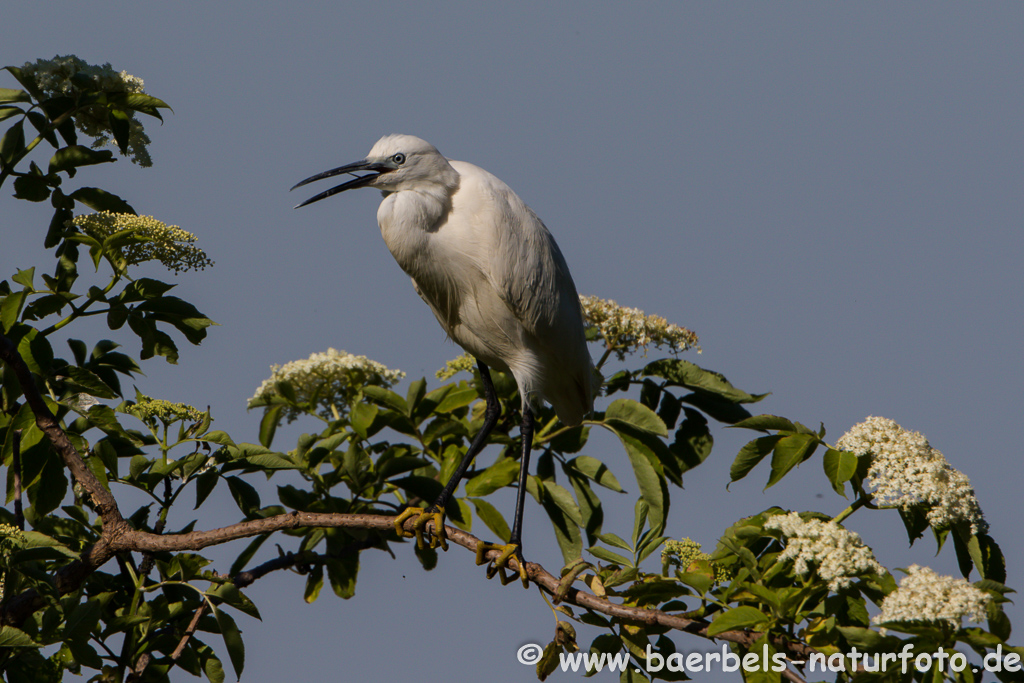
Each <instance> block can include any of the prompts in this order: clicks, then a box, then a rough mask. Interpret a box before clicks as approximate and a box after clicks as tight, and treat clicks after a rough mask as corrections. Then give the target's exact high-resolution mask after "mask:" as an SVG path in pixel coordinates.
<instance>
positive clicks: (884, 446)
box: [836, 417, 988, 534]
mask: <svg viewBox="0 0 1024 683" xmlns="http://www.w3.org/2000/svg"><path fill="white" fill-rule="evenodd" d="M836 448H838V449H840V450H844V451H849V452H851V453H853V454H854V455H857V456H861V457H862V456H868V455H870V456H871V457H872V458H873V460H872V462H871V467H870V468H869V469H868V483H869V484H870V486H871V488H872V493H873V494H874V498H875V503H876V504H878V505H894V506H899V507H901V508H904V509H906V508H909V507H911V506H913V505H915V504H918V503H923V504H925V505H926V506H927V507H928V512H927V518H928V523H929V524H931V526H932V527H934V528H936V529H946V528H949V527H950V526H951V525H953V524H955V523H957V522H961V521H962V522H967V523H969V524H970V525H971V532H972V533H975V534H977V533H978V532H979V531H984V530H986V529H987V528H988V524H987V523H986V522H985V517H984V515H982V512H981V506H980V505H979V504H978V498H977V497H976V496H975V495H974V489H973V488H971V482H970V480H969V479H968V478H967V476H966V475H965V474H964V473H963V472H960V471H959V470H957V469H955V468H953V467H952V466H951V465H950V464H949V462H948V461H947V460H946V457H945V456H944V455H942V453H940V452H939V451H937V450H935V449H934V448H932V447H931V445H930V444H929V443H928V440H927V439H926V438H924V436H923V435H922V434H921V433H919V432H911V431H908V430H906V429H903V428H902V427H900V426H899V425H898V424H896V423H895V422H894V421H893V420H890V419H888V418H884V417H869V418H867V419H866V420H864V421H863V422H861V423H859V424H856V425H854V426H853V427H852V428H851V429H850V431H848V432H846V434H843V436H842V437H840V439H839V440H838V441H837V442H836Z"/></svg>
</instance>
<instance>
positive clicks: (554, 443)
mask: <svg viewBox="0 0 1024 683" xmlns="http://www.w3.org/2000/svg"><path fill="white" fill-rule="evenodd" d="M588 438H590V427H587V426H584V425H579V426H577V427H570V428H569V429H566V430H565V431H564V432H562V433H561V434H558V435H557V436H555V437H554V438H552V439H551V441H550V442H549V443H550V444H551V449H552V450H553V451H556V452H558V453H579V452H580V451H581V450H583V447H584V446H586V445H587V439H588Z"/></svg>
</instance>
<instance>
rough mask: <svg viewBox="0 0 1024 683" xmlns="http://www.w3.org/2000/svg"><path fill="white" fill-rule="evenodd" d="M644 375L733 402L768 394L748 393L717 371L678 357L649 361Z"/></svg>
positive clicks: (754, 401) (759, 398)
mask: <svg viewBox="0 0 1024 683" xmlns="http://www.w3.org/2000/svg"><path fill="white" fill-rule="evenodd" d="M643 374H644V375H646V376H654V377H662V378H664V379H666V380H668V383H669V384H670V385H673V386H680V387H686V388H687V389H693V390H695V391H704V392H707V393H710V394H715V395H717V396H720V397H722V398H724V399H726V400H728V401H732V402H733V403H756V402H757V401H760V400H761V399H763V398H764V397H765V396H767V395H768V394H748V393H747V392H745V391H743V390H741V389H737V388H736V387H734V386H733V385H732V384H730V383H729V380H727V379H726V378H725V376H724V375H721V374H719V373H717V372H712V371H711V370H705V369H704V368H702V367H700V366H698V365H695V364H694V363H691V362H690V361H686V360H682V359H680V358H664V359H662V360H656V361H654V362H653V363H649V364H648V365H647V367H645V368H644V369H643Z"/></svg>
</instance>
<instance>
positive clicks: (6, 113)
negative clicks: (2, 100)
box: [0, 105, 25, 121]
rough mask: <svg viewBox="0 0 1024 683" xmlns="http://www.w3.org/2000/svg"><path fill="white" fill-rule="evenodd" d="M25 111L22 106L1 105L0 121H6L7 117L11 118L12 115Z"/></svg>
mask: <svg viewBox="0 0 1024 683" xmlns="http://www.w3.org/2000/svg"><path fill="white" fill-rule="evenodd" d="M24 113H25V112H24V111H23V110H22V109H21V107H12V106H10V105H5V106H3V107H0V121H4V120H6V119H9V118H11V117H12V116H17V115H18V114H24Z"/></svg>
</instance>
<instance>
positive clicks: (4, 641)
mask: <svg viewBox="0 0 1024 683" xmlns="http://www.w3.org/2000/svg"><path fill="white" fill-rule="evenodd" d="M0 647H42V643H37V642H36V641H34V640H32V637H31V636H29V634H27V633H25V632H24V631H22V630H21V629H17V628H14V627H13V626H4V627H3V628H0Z"/></svg>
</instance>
